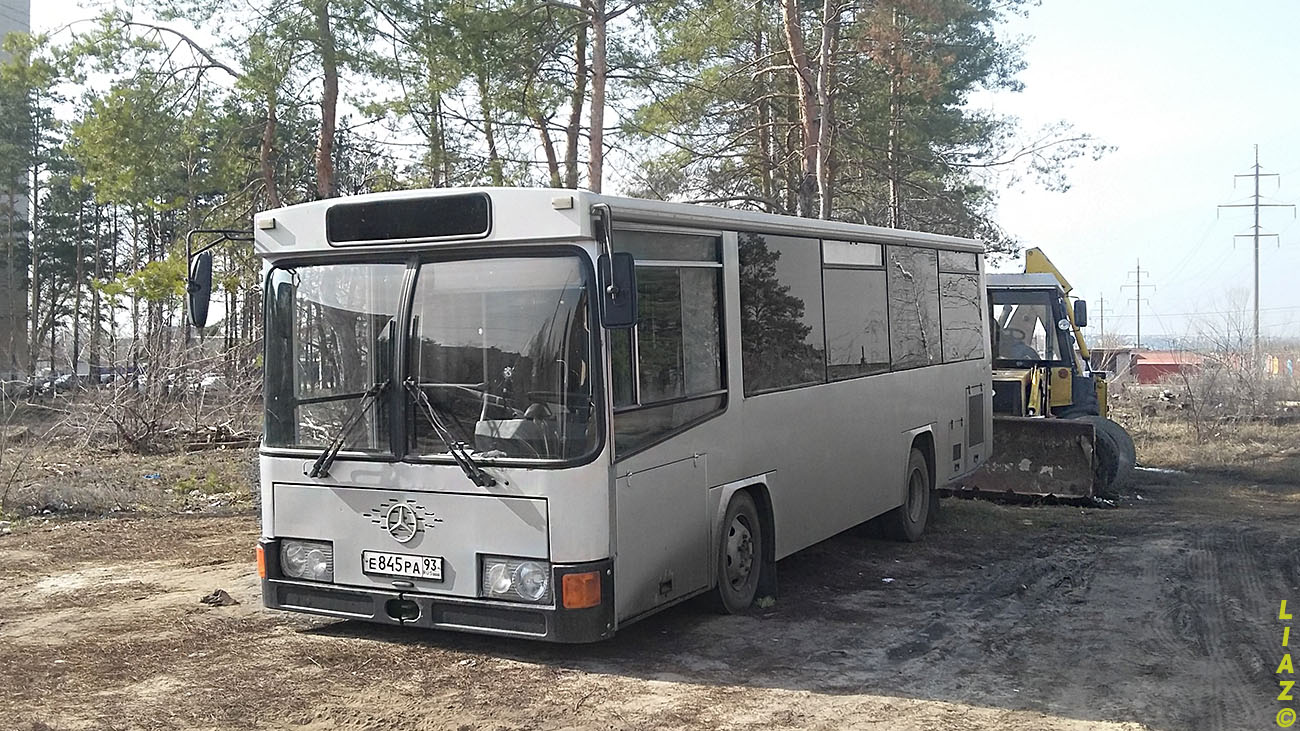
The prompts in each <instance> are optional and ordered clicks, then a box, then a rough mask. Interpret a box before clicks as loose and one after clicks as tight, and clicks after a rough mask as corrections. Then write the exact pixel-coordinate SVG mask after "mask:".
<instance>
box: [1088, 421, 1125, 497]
mask: <svg viewBox="0 0 1300 731" xmlns="http://www.w3.org/2000/svg"><path fill="white" fill-rule="evenodd" d="M1080 420H1081V421H1089V422H1091V423H1092V426H1093V429H1094V431H1096V433H1097V434H1098V438H1099V439H1100V435H1101V434H1105V435H1106V436H1108V437H1110V440H1111V442H1113V443H1114V444H1115V449H1116V452H1117V458H1116V461H1117V462H1118V465H1117V467H1116V470H1115V478H1114V480H1113V481H1112V482H1113V485H1112V492H1117V491H1118V490H1119V488H1121V487H1123V486H1124V485H1125V484H1126V483H1127V482H1128V480H1129V478H1130V477H1132V475H1133V468H1134V467H1135V466H1137V448H1136V447H1135V446H1134V444H1133V437H1131V436H1129V433H1128V432H1127V431H1125V429H1124V427H1122V426H1120V425H1119V424H1116V423H1115V422H1113V421H1111V420H1110V419H1107V418H1105V417H1101V416H1084V417H1081V419H1080Z"/></svg>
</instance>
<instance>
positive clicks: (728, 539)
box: [714, 490, 767, 614]
mask: <svg viewBox="0 0 1300 731" xmlns="http://www.w3.org/2000/svg"><path fill="white" fill-rule="evenodd" d="M765 540H766V536H764V534H763V523H762V521H761V520H760V519H759V517H758V506H756V505H754V498H753V497H751V496H750V494H749V493H748V492H745V491H744V490H740V491H738V492H736V493H735V494H734V495H732V496H731V501H730V502H728V503H727V512H726V514H725V515H724V516H723V518H722V531H721V532H720V533H719V535H718V587H717V590H716V591H715V592H714V599H715V601H714V604H715V606H716V608H717V609H718V611H720V612H722V613H724V614H740V613H741V612H744V611H746V610H748V609H749V606H750V605H751V604H753V603H754V597H755V596H756V595H757V594H758V580H759V575H760V574H761V573H762V571H763V551H764V550H766V547H767V546H766V543H765Z"/></svg>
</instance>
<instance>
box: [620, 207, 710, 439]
mask: <svg viewBox="0 0 1300 731" xmlns="http://www.w3.org/2000/svg"><path fill="white" fill-rule="evenodd" d="M614 241H615V248H616V249H618V250H631V251H634V252H635V253H636V255H637V259H638V262H639V264H638V266H637V301H638V303H639V310H640V319H639V320H638V322H637V325H636V327H635V328H634V329H632V330H622V331H614V332H610V333H609V337H610V339H611V340H610V350H611V359H612V363H611V369H612V371H613V383H612V384H611V386H612V388H611V390H612V392H613V399H614V408H615V414H614V442H615V448H616V450H617V452H618V455H619V456H620V457H623V456H627V454H629V453H631V452H633V451H636V450H638V449H641V448H644V447H646V446H648V445H650V444H652V443H654V442H657V441H659V440H660V439H662V438H664V437H666V436H668V435H670V434H672V433H675V432H677V431H679V430H681V429H683V428H685V427H687V426H689V425H690V424H691V423H693V422H695V421H697V420H699V419H701V418H704V417H706V416H708V415H709V414H711V413H714V412H716V411H718V410H720V409H721V408H722V404H723V394H724V391H725V385H724V382H723V365H722V363H723V359H722V325H721V291H722V268H721V266H720V265H719V264H718V262H717V260H718V251H719V246H718V240H717V239H716V237H706V236H701V235H697V234H681V235H678V234H673V233H670V232H651V231H619V232H617V233H616V235H615V239H614ZM640 262H652V263H640Z"/></svg>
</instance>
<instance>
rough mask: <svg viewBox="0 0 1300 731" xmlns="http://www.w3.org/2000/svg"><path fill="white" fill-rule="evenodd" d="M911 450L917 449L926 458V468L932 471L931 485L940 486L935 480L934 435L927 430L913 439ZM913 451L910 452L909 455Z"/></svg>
mask: <svg viewBox="0 0 1300 731" xmlns="http://www.w3.org/2000/svg"><path fill="white" fill-rule="evenodd" d="M911 449H915V450H917V451H919V452H920V453H921V454H922V455H924V456H925V466H926V468H927V469H929V471H930V485H931V486H935V485H938V484H939V483H938V482H937V481H936V480H935V477H936V475H935V463H934V433H933V432H931V431H930V430H929V429H927V430H925V431H923V432H920V433H918V434H917V435H916V436H914V437H912V446H911ZM911 449H909V450H908V452H909V454H910V452H911Z"/></svg>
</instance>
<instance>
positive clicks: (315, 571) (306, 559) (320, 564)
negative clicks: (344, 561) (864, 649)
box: [280, 538, 334, 581]
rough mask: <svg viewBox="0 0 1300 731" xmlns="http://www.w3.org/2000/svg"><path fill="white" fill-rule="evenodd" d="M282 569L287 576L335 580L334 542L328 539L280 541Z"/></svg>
mask: <svg viewBox="0 0 1300 731" xmlns="http://www.w3.org/2000/svg"><path fill="white" fill-rule="evenodd" d="M280 570H281V571H283V572H284V575H285V576H289V577H292V578H295V579H309V580H311V581H334V544H333V543H330V542H328V541H300V540H298V539H296V538H286V539H284V540H282V541H280Z"/></svg>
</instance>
